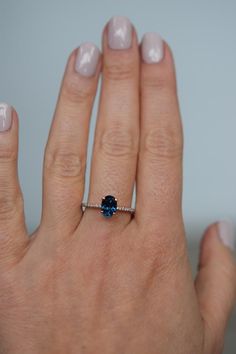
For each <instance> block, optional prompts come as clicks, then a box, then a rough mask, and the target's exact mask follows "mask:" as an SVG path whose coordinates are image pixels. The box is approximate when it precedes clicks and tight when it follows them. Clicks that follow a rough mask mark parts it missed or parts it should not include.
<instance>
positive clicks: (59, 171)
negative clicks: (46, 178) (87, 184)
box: [45, 150, 85, 178]
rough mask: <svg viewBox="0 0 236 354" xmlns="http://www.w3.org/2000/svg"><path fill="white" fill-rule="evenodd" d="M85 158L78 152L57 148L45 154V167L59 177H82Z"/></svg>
mask: <svg viewBox="0 0 236 354" xmlns="http://www.w3.org/2000/svg"><path fill="white" fill-rule="evenodd" d="M84 164H85V159H83V158H81V157H80V156H79V155H78V154H77V153H73V152H68V151H61V150H55V151H53V152H50V151H48V152H47V153H46V155H45V169H46V171H49V172H52V173H53V174H55V175H56V176H58V177H64V178H66V177H77V178H78V177H79V178H80V177H82V175H83V171H84V169H85V166H84Z"/></svg>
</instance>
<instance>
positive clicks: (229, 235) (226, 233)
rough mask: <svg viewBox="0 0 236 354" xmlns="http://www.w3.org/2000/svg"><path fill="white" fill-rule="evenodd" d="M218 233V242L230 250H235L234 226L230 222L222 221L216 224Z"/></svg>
mask: <svg viewBox="0 0 236 354" xmlns="http://www.w3.org/2000/svg"><path fill="white" fill-rule="evenodd" d="M218 231H219V237H220V240H221V241H222V242H223V244H224V245H225V246H227V247H229V248H230V249H231V250H233V251H234V250H235V231H234V225H233V223H232V221H230V220H222V221H219V222H218Z"/></svg>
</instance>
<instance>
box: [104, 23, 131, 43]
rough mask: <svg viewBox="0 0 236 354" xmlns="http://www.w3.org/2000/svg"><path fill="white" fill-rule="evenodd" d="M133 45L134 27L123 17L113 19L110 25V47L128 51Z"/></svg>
mask: <svg viewBox="0 0 236 354" xmlns="http://www.w3.org/2000/svg"><path fill="white" fill-rule="evenodd" d="M131 43H132V25H131V22H130V21H129V19H128V18H126V17H123V16H115V17H112V18H111V19H110V21H109V24H108V45H109V47H110V48H111V49H128V48H130V47H131Z"/></svg>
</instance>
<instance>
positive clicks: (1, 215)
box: [0, 189, 23, 222]
mask: <svg viewBox="0 0 236 354" xmlns="http://www.w3.org/2000/svg"><path fill="white" fill-rule="evenodd" d="M22 209H23V198H22V196H21V193H17V192H16V191H12V190H11V191H10V190H7V189H6V190H5V191H4V192H2V193H1V194H0V221H1V222H3V221H4V222H5V221H7V220H12V217H13V216H14V215H15V213H16V212H17V211H21V210H22Z"/></svg>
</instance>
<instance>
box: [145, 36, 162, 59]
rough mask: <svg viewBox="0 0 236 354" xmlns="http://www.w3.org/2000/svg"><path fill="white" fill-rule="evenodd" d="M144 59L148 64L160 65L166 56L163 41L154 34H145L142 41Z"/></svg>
mask: <svg viewBox="0 0 236 354" xmlns="http://www.w3.org/2000/svg"><path fill="white" fill-rule="evenodd" d="M141 47H142V58H143V61H144V62H145V63H147V64H151V63H159V62H160V61H161V60H162V58H163V55H164V45H163V40H162V38H161V37H160V35H159V34H157V33H154V32H149V33H145V34H144V36H143V39H142V46H141Z"/></svg>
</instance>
